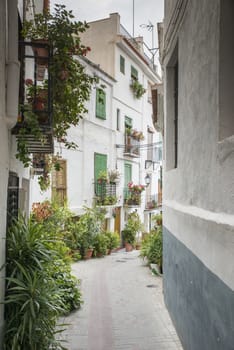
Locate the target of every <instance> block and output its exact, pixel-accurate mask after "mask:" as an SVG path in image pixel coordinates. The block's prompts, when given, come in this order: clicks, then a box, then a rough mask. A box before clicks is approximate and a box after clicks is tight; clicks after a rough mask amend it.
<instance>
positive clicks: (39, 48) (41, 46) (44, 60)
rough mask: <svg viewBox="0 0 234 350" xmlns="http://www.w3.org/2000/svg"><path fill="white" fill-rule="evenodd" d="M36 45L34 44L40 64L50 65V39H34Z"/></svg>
mask: <svg viewBox="0 0 234 350" xmlns="http://www.w3.org/2000/svg"><path fill="white" fill-rule="evenodd" d="M32 42H33V43H34V45H33V46H32V48H33V52H34V55H35V56H36V63H37V64H38V65H40V66H44V67H48V59H49V47H48V46H47V45H48V40H44V39H34V40H33V41H32Z"/></svg>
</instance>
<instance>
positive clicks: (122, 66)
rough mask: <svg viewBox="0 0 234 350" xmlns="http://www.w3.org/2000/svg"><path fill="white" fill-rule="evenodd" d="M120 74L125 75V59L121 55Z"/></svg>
mask: <svg viewBox="0 0 234 350" xmlns="http://www.w3.org/2000/svg"><path fill="white" fill-rule="evenodd" d="M120 72H121V73H123V74H125V59H124V57H123V56H121V55H120Z"/></svg>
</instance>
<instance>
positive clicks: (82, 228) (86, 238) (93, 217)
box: [76, 208, 105, 258]
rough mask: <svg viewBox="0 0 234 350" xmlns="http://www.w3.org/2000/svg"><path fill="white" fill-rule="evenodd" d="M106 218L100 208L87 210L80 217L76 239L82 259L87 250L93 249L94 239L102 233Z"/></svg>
mask: <svg viewBox="0 0 234 350" xmlns="http://www.w3.org/2000/svg"><path fill="white" fill-rule="evenodd" d="M104 217H105V214H104V213H103V212H102V211H100V210H98V208H85V213H84V214H83V215H81V216H80V218H79V220H78V222H77V224H76V238H77V249H79V251H80V254H81V256H82V258H84V257H85V254H86V251H87V249H89V248H93V244H94V237H95V236H96V235H97V234H99V233H101V232H102V224H103V220H104Z"/></svg>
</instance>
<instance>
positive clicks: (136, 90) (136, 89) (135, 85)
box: [130, 79, 146, 99]
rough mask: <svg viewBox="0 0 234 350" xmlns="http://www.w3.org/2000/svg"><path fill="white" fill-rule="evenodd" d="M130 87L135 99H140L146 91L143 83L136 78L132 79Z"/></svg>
mask: <svg viewBox="0 0 234 350" xmlns="http://www.w3.org/2000/svg"><path fill="white" fill-rule="evenodd" d="M130 87H131V89H132V91H133V94H134V97H136V98H137V99H140V98H141V97H142V96H143V95H144V93H146V89H145V88H144V87H143V85H141V83H139V81H138V80H137V79H133V80H132V82H131V84H130Z"/></svg>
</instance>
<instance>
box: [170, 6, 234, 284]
mask: <svg viewBox="0 0 234 350" xmlns="http://www.w3.org/2000/svg"><path fill="white" fill-rule="evenodd" d="M168 3H169V2H168ZM169 7H170V6H169ZM166 9H167V6H166ZM219 10H220V9H219V1H218V0H215V1H212V2H209V1H190V2H188V5H187V8H186V16H185V17H184V19H183V21H182V25H181V26H180V29H179V31H175V33H174V41H173V42H172V43H171V45H169V46H168V47H166V48H165V52H167V54H166V55H165V57H164V68H165V69H164V73H165V81H167V80H168V77H167V73H168V71H167V69H166V66H167V64H168V62H169V61H170V58H171V55H172V52H173V49H174V47H175V43H176V42H177V43H178V65H179V83H178V84H179V88H178V90H179V97H178V106H179V108H178V167H177V168H174V169H173V168H171V169H169V168H168V167H167V162H168V159H169V158H170V155H171V154H172V151H173V145H172V143H171V142H170V130H171V127H170V118H171V115H170V113H169V110H170V106H171V103H173V100H172V99H171V97H170V91H168V89H167V88H166V90H165V100H166V105H165V107H166V117H165V129H166V136H165V141H166V142H165V145H166V150H165V152H166V160H165V167H164V224H165V226H166V227H167V228H168V229H171V230H173V231H172V232H173V234H174V235H176V236H177V234H178V237H177V238H178V239H179V240H181V241H182V242H184V243H185V245H186V246H187V247H188V248H189V249H191V251H192V252H193V253H194V254H195V255H197V256H198V257H199V258H200V259H201V261H202V262H204V263H205V265H206V266H207V267H208V268H209V269H211V271H213V272H214V273H215V274H217V275H218V276H219V277H220V278H221V279H222V280H223V281H224V282H225V283H226V284H228V285H229V286H230V287H231V288H233V282H232V281H233V268H232V267H230V269H229V268H226V267H227V266H230V262H231V261H233V259H234V243H233V237H232V235H231V231H233V229H234V228H233V227H234V226H233V215H234V200H233V199H234V182H233V175H232V174H233V169H234V143H233V141H232V139H231V138H230V139H226V140H224V141H223V142H219V125H220V124H219V119H220V118H222V115H221V114H220V110H219V75H218V72H219V64H220V62H219V13H220V12H219ZM204 14H209V20H207V19H206V17H204ZM166 16H167V17H166V18H167V20H166V23H169V18H170V16H169V17H168V14H167V13H166ZM167 30H168V28H167V27H165V31H167ZM171 30H172V29H171ZM165 86H166V84H165ZM166 87H167V86H166ZM200 210H203V218H202V219H201V218H200V217H199V212H200ZM184 211H186V215H188V216H189V218H190V219H187V218H186V220H185V217H184V214H183V213H184ZM178 212H179V213H180V214H179V215H176V213H178ZM205 217H206V218H205ZM218 218H220V221H219V220H218V223H217V219H218ZM188 220H189V222H188ZM201 222H202V224H203V228H202V232H204V231H205V232H206V234H205V236H203V237H200V238H199V236H198V234H199V232H197V230H199V228H198V227H200V225H201ZM178 223H179V227H180V230H177V229H176V227H177V224H178ZM195 227H196V229H195ZM178 232H180V233H178ZM201 239H202V244H200V243H201ZM196 241H197V242H200V243H199V244H198V246H197V245H196V243H195V242H196ZM221 260H222V261H223V265H222V266H223V267H224V266H225V271H224V269H223V267H222V268H220V265H219V262H220V261H221ZM218 265H219V266H218Z"/></svg>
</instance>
